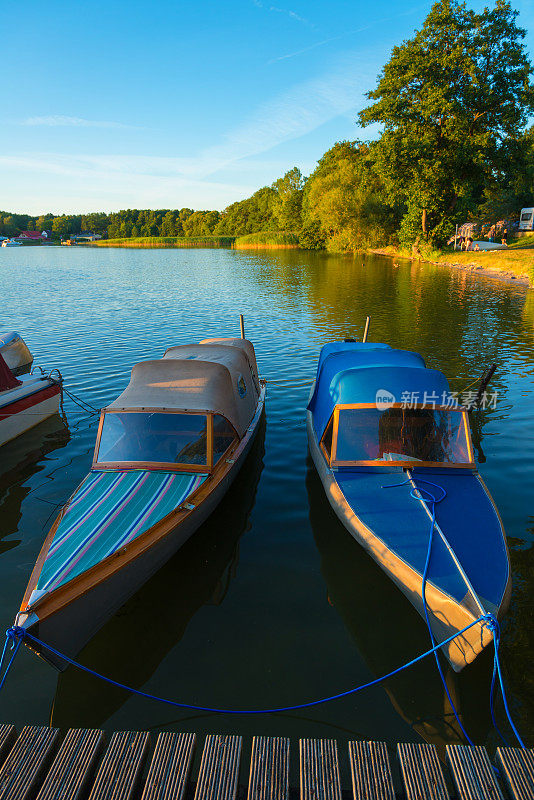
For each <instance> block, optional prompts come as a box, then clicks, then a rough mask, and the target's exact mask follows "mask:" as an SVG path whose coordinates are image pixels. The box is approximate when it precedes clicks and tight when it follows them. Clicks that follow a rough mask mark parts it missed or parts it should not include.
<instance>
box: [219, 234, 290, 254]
mask: <svg viewBox="0 0 534 800" xmlns="http://www.w3.org/2000/svg"><path fill="white" fill-rule="evenodd" d="M299 246H300V245H299V237H298V236H297V234H296V233H287V232H285V231H262V232H260V233H249V234H247V235H246V236H238V238H237V239H236V240H235V244H234V247H235V248H236V250H292V249H297V248H298V247H299Z"/></svg>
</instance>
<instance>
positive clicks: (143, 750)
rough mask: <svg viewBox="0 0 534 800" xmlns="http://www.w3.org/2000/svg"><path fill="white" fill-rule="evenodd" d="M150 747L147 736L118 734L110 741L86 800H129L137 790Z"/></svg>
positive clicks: (146, 734)
mask: <svg viewBox="0 0 534 800" xmlns="http://www.w3.org/2000/svg"><path fill="white" fill-rule="evenodd" d="M149 745H150V737H149V735H148V733H145V732H139V731H119V732H117V733H114V734H113V736H112V737H111V741H110V743H109V746H108V749H107V750H106V753H105V755H104V758H103V760H102V763H101V764H100V767H99V768H98V772H97V774H96V778H95V782H94V785H93V788H92V790H91V794H90V795H89V800H129V798H131V797H133V795H134V793H135V792H136V790H137V787H138V785H139V781H140V779H141V774H142V771H143V767H144V763H145V759H146V757H147V752H148V748H149Z"/></svg>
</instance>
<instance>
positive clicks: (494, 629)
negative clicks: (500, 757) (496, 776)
mask: <svg viewBox="0 0 534 800" xmlns="http://www.w3.org/2000/svg"><path fill="white" fill-rule="evenodd" d="M417 480H418V481H419V483H426V484H427V485H428V486H434V487H435V488H436V489H439V490H440V492H441V496H440V497H434V495H433V494H432V492H430V491H429V490H428V489H424V488H419V487H418V486H417V484H416V486H415V488H412V490H411V492H410V495H411V497H413V498H414V499H416V500H419V499H421V500H423V502H425V503H428V505H429V506H430V511H431V514H432V519H431V523H430V535H429V537H428V548H427V554H426V560H425V567H424V570H423V582H422V587H421V596H422V600H423V609H424V612H425V619H426V624H427V628H428V632H429V634H430V641H431V642H432V645H435V644H436V640H435V638H434V634H433V632H432V627H431V625H430V617H429V614H428V606H427V602H426V584H427V580H428V568H429V565H430V557H431V554H432V542H433V539H434V529H435V527H436V505H437V504H438V503H441V501H442V500H444V499H445V497H446V496H447V492H446V490H445V489H444V488H443V486H440V485H439V484H437V483H433V482H432V481H427V480H425V479H424V478H419V477H418V478H417ZM415 481H416V479H415V477H414V478H413V482H414V483H415ZM408 483H412V481H411V480H410V479H408V480H406V481H403V482H402V483H393V484H391V485H390V486H383V487H382V488H383V489H393V488H394V487H396V486H405V485H406V484H408ZM479 619H485V620H486V624H487V626H488V628H489V630H490V631H491V633H492V634H493V647H494V656H493V675H492V679H491V688H490V713H491V720H492V723H493V727H494V728H495V730H496V731H497V733H498V734H499V736H500V738H501V739H502V740H503V742H504V743H505V745H508V742H507V740H506V737H505V736H503V734H502V733H501V731H500V729H499V726H498V725H497V720H496V719H495V709H494V694H495V683H496V678H498V679H499V685H500V688H501V694H502V699H503V704H504V710H505V712H506V716H507V717H508V722H509V723H510V727H511V728H512V730H513V732H514V735H515V737H516V739H517V741H518V742H519V745H520V746H521V747H522V748H525V744H524V742H523V740H522V738H521V736H520V735H519V732H518V730H517V728H516V726H515V724H514V721H513V719H512V715H511V713H510V709H509V707H508V700H507V697H506V691H505V688H504V681H503V677H502V670H501V664H500V660H499V646H500V640H501V633H500V626H499V623H498V621H497V618H496V617H495V616H494V615H493V614H491V613H488V614H485V615H484V617H480V618H479ZM458 635H459V634H458ZM444 644H446V642H442V643H441V645H440V647H443V645H444ZM438 649H439V647H438V648H436V647H434V648H433V652H434V658H435V660H436V666H437V668H438V672H439V676H440V678H441V682H442V684H443V688H444V689H445V693H446V695H447V698H448V700H449V703H450V704H451V708H452V710H453V713H454V716H455V717H456V721H457V722H458V725H459V726H460V729H461V731H462V733H463V734H464V736H465V738H466V739H467V741H468V742H469V744H470V745H471V746H472V747H474V746H475V745H474V742H473V741H472V739H471V737H470V736H469V734H468V733H467V731H466V729H465V728H464V726H463V724H462V722H461V720H460V717H459V715H458V712H457V711H456V706H455V705H454V702H453V700H452V697H451V695H450V692H449V687H448V686H447V682H446V680H445V676H444V674H443V670H442V668H441V664H440V661H439V656H438Z"/></svg>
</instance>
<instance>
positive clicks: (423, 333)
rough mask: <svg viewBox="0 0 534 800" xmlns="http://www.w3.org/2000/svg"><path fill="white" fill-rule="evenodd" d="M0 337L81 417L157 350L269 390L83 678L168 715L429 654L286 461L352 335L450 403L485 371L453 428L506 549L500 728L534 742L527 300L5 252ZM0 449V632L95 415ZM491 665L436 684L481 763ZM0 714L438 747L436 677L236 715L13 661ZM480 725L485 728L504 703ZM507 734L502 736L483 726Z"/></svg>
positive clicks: (423, 672) (301, 256)
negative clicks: (205, 517) (320, 382)
mask: <svg viewBox="0 0 534 800" xmlns="http://www.w3.org/2000/svg"><path fill="white" fill-rule="evenodd" d="M0 297H1V298H2V303H3V307H4V312H3V318H2V324H1V326H0V327H1V328H3V329H7V330H10V329H14V330H17V331H19V332H20V333H21V334H22V335H23V336H24V338H25V339H26V341H27V343H28V344H29V346H30V349H31V350H32V352H33V353H34V356H35V363H36V364H40V365H44V366H46V367H47V368H52V367H58V368H59V369H60V370H61V372H62V373H63V375H64V377H65V382H66V386H67V388H69V389H70V390H71V391H72V392H75V393H76V394H77V395H79V396H81V397H82V398H83V399H84V400H86V401H87V402H89V403H91V404H92V405H93V406H96V407H102V406H104V405H105V404H107V403H108V402H109V401H111V400H112V399H114V398H115V397H116V396H117V395H118V394H119V393H120V392H121V391H122V389H123V388H124V386H125V385H126V383H127V381H128V377H129V372H130V369H131V366H132V365H133V364H134V363H135V362H137V361H140V360H143V359H146V358H157V357H160V356H162V355H163V352H164V351H165V349H166V348H167V347H168V346H170V345H173V344H182V343H187V342H194V341H198V340H199V339H203V338H207V337H215V336H234V335H239V319H238V315H239V313H240V312H241V313H243V314H244V316H245V323H246V333H247V335H248V337H249V338H250V339H251V340H252V341H253V342H254V345H255V347H256V352H257V357H258V363H259V366H260V372H261V373H262V375H263V377H265V378H267V379H268V380H274V381H282V382H283V383H282V384H274V383H273V384H269V385H268V391H267V406H266V408H267V415H266V425H265V430H264V432H262V435H261V437H260V439H259V441H258V443H257V445H256V447H255V450H254V452H253V453H252V454H251V456H250V458H249V460H248V462H247V466H246V468H245V469H243V470H242V472H241V475H240V477H239V479H238V481H237V482H236V484H235V485H234V487H233V488H232V490H231V492H230V493H229V494H228V495H227V497H226V499H225V501H224V503H223V504H222V505H221V506H220V508H219V510H218V511H217V513H216V514H214V516H213V517H212V519H211V520H210V521H209V523H208V524H206V525H205V526H204V527H203V528H202V529H201V530H200V531H199V532H198V533H197V534H196V535H195V537H194V538H193V539H192V540H190V542H189V543H188V544H187V545H186V546H185V547H184V548H183V549H182V550H181V551H180V552H179V553H178V554H177V555H176V557H175V558H174V559H173V560H172V561H171V562H169V563H168V565H167V566H166V567H165V568H164V569H163V570H162V571H161V572H160V573H158V574H157V575H156V576H155V577H154V578H153V579H152V580H151V581H150V582H149V583H148V584H147V585H145V586H144V587H143V588H142V589H140V591H139V592H138V593H137V594H136V595H135V596H134V597H133V598H132V599H131V600H130V601H129V602H128V603H127V604H126V605H125V606H124V607H123V608H122V609H121V611H120V612H119V613H118V614H117V615H116V616H115V617H114V618H113V619H111V620H110V621H109V623H108V624H107V625H106V626H105V627H104V628H103V629H102V630H101V632H100V633H99V634H98V635H97V636H95V638H94V639H93V640H92V641H91V642H90V643H89V645H88V646H87V647H86V648H85V650H84V651H83V652H82V653H81V655H80V660H81V661H82V662H83V663H85V664H88V665H90V666H92V667H94V668H96V669H98V670H100V671H102V672H104V673H106V674H108V675H110V676H112V677H113V678H115V679H117V680H119V681H122V682H125V683H126V684H129V685H133V686H135V687H138V688H143V689H144V690H146V691H148V692H151V693H156V694H160V695H163V696H166V697H170V698H174V699H177V700H183V701H185V702H192V703H198V704H203V705H215V706H223V707H238V708H239V707H240V708H244V707H252V708H254V707H256V708H257V707H271V706H273V705H277V706H279V705H289V704H293V703H298V702H305V701H307V700H310V699H313V698H316V697H322V696H325V695H330V694H333V693H336V692H340V691H342V690H344V689H348V688H350V687H351V686H355V685H357V684H360V683H363V682H366V681H369V680H371V679H372V678H375V677H377V676H379V675H381V674H384V673H386V672H388V671H390V670H392V669H393V668H394V667H396V666H398V665H400V664H402V663H403V662H405V661H407V660H409V659H410V658H412V657H414V656H415V655H416V654H419V653H420V652H423V651H424V650H426V649H427V648H428V635H427V631H426V628H425V626H424V623H423V622H422V620H421V619H420V617H419V616H418V614H417V613H416V612H415V611H414V610H413V609H412V607H411V605H410V604H409V603H408V601H407V600H405V599H404V597H403V596H402V595H401V593H400V592H399V591H398V590H397V589H396V588H395V587H394V586H393V584H392V583H391V582H390V581H389V580H388V579H387V578H386V577H385V576H384V575H383V574H382V572H381V571H380V570H379V569H378V567H376V566H375V564H374V563H373V562H372V561H371V559H370V558H369V557H368V556H367V555H366V554H365V553H364V552H363V550H362V549H361V548H360V547H359V546H358V544H356V542H354V540H353V539H352V538H351V537H350V535H349V534H348V533H347V532H346V531H345V529H344V528H343V527H342V526H341V524H340V523H339V522H338V521H337V518H336V517H335V516H334V514H333V512H332V511H331V510H330V506H329V504H328V502H327V500H326V497H325V495H324V493H323V490H322V486H321V484H320V482H319V480H318V478H317V475H316V473H315V471H314V468H313V466H312V464H311V461H310V459H309V457H308V454H307V440H306V428H305V406H306V400H307V396H308V391H309V383H310V381H311V379H312V377H313V374H314V369H315V364H316V359H317V355H318V352H319V348H320V347H321V345H323V344H324V343H326V342H329V341H332V340H335V339H341V338H343V337H345V336H353V337H355V338H358V337H360V336H361V334H362V329H363V324H364V321H365V316H366V314H370V315H371V316H372V324H371V330H370V337H369V338H370V340H372V341H383V342H388V343H389V344H391V345H393V346H395V347H400V348H406V349H410V350H416V351H418V352H420V353H422V355H423V356H424V357H425V359H426V360H427V364H428V365H429V366H431V367H438V368H439V369H442V370H443V371H444V372H445V374H446V375H447V377H448V378H449V380H450V382H451V385H452V388H453V389H455V390H459V389H462V388H463V387H465V386H466V385H467V384H468V383H470V382H471V381H473V380H474V379H475V378H476V377H478V376H479V375H480V374H481V373H482V372H483V370H484V369H485V368H486V367H487V366H488V365H490V364H491V363H493V362H495V363H497V365H498V369H497V373H496V375H495V378H494V380H493V382H492V388H493V389H494V390H496V391H497V392H498V401H497V405H496V407H495V408H494V409H493V408H490V409H487V410H485V411H480V412H476V413H473V414H472V415H471V416H472V420H471V421H472V428H473V437H474V442H475V446H476V450H477V457H478V461H479V466H480V471H481V473H482V475H483V477H484V480H485V481H486V483H487V484H488V486H489V489H490V491H491V492H492V494H493V497H494V499H495V501H496V503H497V505H498V506H499V509H500V512H501V515H502V518H503V521H504V525H505V528H506V530H507V533H508V536H509V546H510V555H511V560H512V567H513V576H514V588H513V597H512V603H511V608H510V611H509V613H508V615H507V616H506V618H505V620H504V622H503V626H502V627H503V640H502V660H503V664H504V671H505V676H506V681H507V684H508V687H509V697H510V702H511V707H512V709H513V712H514V715H515V718H516V721H517V723H518V725H519V728H520V730H522V731H523V733H524V735H525V736H526V738H527V740H529V741H530V743H534V722H533V720H534V715H533V711H534V679H533V677H532V668H531V666H532V652H533V645H534V626H533V624H532V603H533V600H534V559H533V552H534V550H533V547H532V544H533V540H534V521H533V520H534V518H533V513H534V507H533V497H534V451H533V447H532V445H533V441H534V437H533V434H534V408H533V402H532V400H533V389H534V351H533V339H534V299H533V298H534V295H533V292H532V291H529V290H526V289H524V288H522V287H518V286H513V285H506V284H504V283H499V282H496V281H492V280H489V279H483V278H477V277H476V276H473V275H470V274H468V273H465V272H461V271H455V270H448V269H445V268H439V267H433V266H430V265H422V266H421V265H418V264H410V263H408V262H403V263H402V264H400V266H395V265H394V264H393V262H392V261H391V260H388V259H386V258H380V257H375V258H370V257H366V258H365V259H364V258H362V257H361V256H357V257H355V258H353V257H339V256H329V255H326V254H321V253H319V254H317V253H306V252H297V251H287V252H283V251H277V252H275V253H273V254H269V253H265V254H264V253H254V252H252V253H251V252H250V251H248V252H239V251H230V250H119V249H109V250H106V249H82V248H78V249H74V248H56V247H50V248H45V247H41V248H29V247H28V248H20V249H14V248H13V249H3V250H1V251H0ZM65 409H66V412H67V417H68V428H66V427H64V426H63V425H62V424H61V422H60V421H59V419H56V420H52V421H49V422H47V423H45V424H43V425H42V426H41V427H39V428H37V429H35V430H34V431H32V432H30V433H28V434H26V435H25V436H24V437H21V438H20V439H18V440H17V441H16V442H14V443H11V444H10V445H8V446H6V447H4V448H2V450H1V452H0V463H1V469H0V509H1V529H0V624H1V625H2V626H3V628H2V629H4V628H6V627H7V626H9V625H10V624H11V622H12V620H13V616H14V613H15V612H16V610H17V609H18V605H19V602H20V598H21V596H22V594H23V590H24V588H25V586H26V583H27V580H28V577H29V574H30V571H31V568H32V566H33V563H34V560H35V558H36V556H37V553H38V551H39V549H40V546H41V544H42V541H43V539H44V536H45V533H46V531H47V529H48V527H49V526H50V524H51V522H52V520H53V516H54V513H55V512H54V504H58V503H61V502H62V501H64V500H65V499H66V498H67V497H68V496H69V495H70V493H71V492H72V491H73V490H74V489H75V488H76V486H77V485H78V483H79V482H80V481H81V479H82V478H83V476H84V475H85V474H86V473H87V471H88V470H89V468H90V464H91V457H92V450H93V445H94V439H95V434H96V421H95V418H91V417H89V416H88V415H87V414H86V413H84V412H83V411H81V410H80V408H78V407H77V406H76V405H74V404H73V403H72V402H71V401H70V400H69V399H66V402H65ZM491 667H492V659H491V654H490V653H484V654H482V655H481V656H480V657H479V658H478V659H477V661H476V662H475V664H474V665H472V666H471V667H469V668H467V669H466V670H464V672H462V673H461V674H460V675H455V674H454V673H453V672H452V671H451V670H450V669H448V670H446V675H447V680H448V683H449V686H450V689H451V692H452V695H453V697H454V698H455V701H456V702H457V705H458V708H459V709H460V712H461V715H462V720H463V722H464V724H465V726H466V727H467V729H468V730H469V732H470V734H471V736H472V737H473V739H474V740H475V741H476V742H477V743H480V744H486V745H488V746H489V747H494V746H495V744H497V740H496V737H495V735H494V733H493V731H492V727H491V722H490V717H489V711H488V702H487V698H488V693H489V682H490V678H491ZM0 703H1V708H2V710H1V713H0V719H1V720H4V721H14V722H16V723H17V724H18V725H22V724H24V723H29V722H32V723H47V722H48V721H51V722H52V723H53V724H55V725H58V726H61V727H66V726H77V727H78V726H83V727H85V726H98V727H104V728H106V729H108V730H113V729H115V730H121V729H139V728H147V729H150V730H152V731H154V732H157V731H159V730H164V729H181V730H194V731H197V732H199V733H204V732H227V733H230V732H236V733H242V734H243V735H245V736H247V737H249V736H251V735H252V734H271V735H275V734H277V735H286V736H291V737H295V738H296V737H301V736H319V737H333V738H337V739H338V741H340V742H342V741H343V740H347V739H349V738H369V739H383V740H386V741H388V742H389V743H392V744H393V743H394V742H395V741H398V740H404V741H421V737H424V739H426V740H427V741H432V742H435V743H437V744H438V745H440V746H441V745H443V744H444V743H446V742H457V741H459V736H458V730H457V725H456V723H455V720H454V718H453V716H452V714H451V711H450V708H449V706H448V703H447V700H446V697H445V695H444V691H443V688H442V686H441V684H440V681H439V677H438V675H437V672H436V668H435V665H434V663H433V661H431V660H427V661H426V662H425V663H422V664H420V665H418V666H417V667H415V668H412V669H411V670H410V671H408V672H404V673H402V674H401V675H399V676H397V677H395V678H394V679H391V680H389V681H387V682H386V683H385V684H383V685H381V686H378V687H375V688H373V689H370V690H367V691H365V692H363V693H360V694H357V695H355V696H352V697H348V698H346V699H344V700H339V701H336V702H333V703H329V704H327V705H323V706H319V707H316V708H313V709H308V710H302V711H299V712H295V713H283V714H277V715H267V716H255V717H235V716H230V715H227V716H222V717H221V716H216V715H213V714H203V713H202V714H201V713H194V712H187V711H179V710H177V709H173V708H170V707H167V706H163V705H158V704H156V703H153V702H150V701H148V700H144V699H140V698H135V697H131V696H129V695H127V694H125V693H124V692H123V691H121V690H118V689H114V688H111V687H109V686H106V685H104V684H102V683H100V682H98V681H96V680H95V679H92V678H89V677H88V676H86V675H84V674H82V673H79V672H76V671H74V670H73V669H69V670H67V671H66V672H65V673H63V674H62V675H61V676H59V677H58V674H57V673H56V672H55V671H54V670H53V669H52V668H50V667H49V666H47V665H46V664H44V663H42V662H41V661H40V660H39V659H38V658H37V657H35V656H34V655H32V654H31V653H29V652H27V651H24V652H22V653H21V654H20V655H19V658H18V660H17V664H16V667H15V668H14V670H13V672H12V673H11V674H10V677H9V679H8V683H7V684H6V688H5V689H4V691H3V692H2V696H1V698H0ZM498 717H499V719H501V718H502V710H501V705H500V704H499V705H498ZM503 727H504V728H506V725H503Z"/></svg>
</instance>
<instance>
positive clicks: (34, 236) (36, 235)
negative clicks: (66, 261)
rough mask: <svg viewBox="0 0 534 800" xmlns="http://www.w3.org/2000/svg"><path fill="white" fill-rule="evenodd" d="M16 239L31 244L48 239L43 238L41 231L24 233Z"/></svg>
mask: <svg viewBox="0 0 534 800" xmlns="http://www.w3.org/2000/svg"><path fill="white" fill-rule="evenodd" d="M16 238H17V239H25V240H26V241H30V242H38V241H40V240H41V239H46V236H43V235H42V233H41V231H22V233H19V235H18V236H17V237H16Z"/></svg>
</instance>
